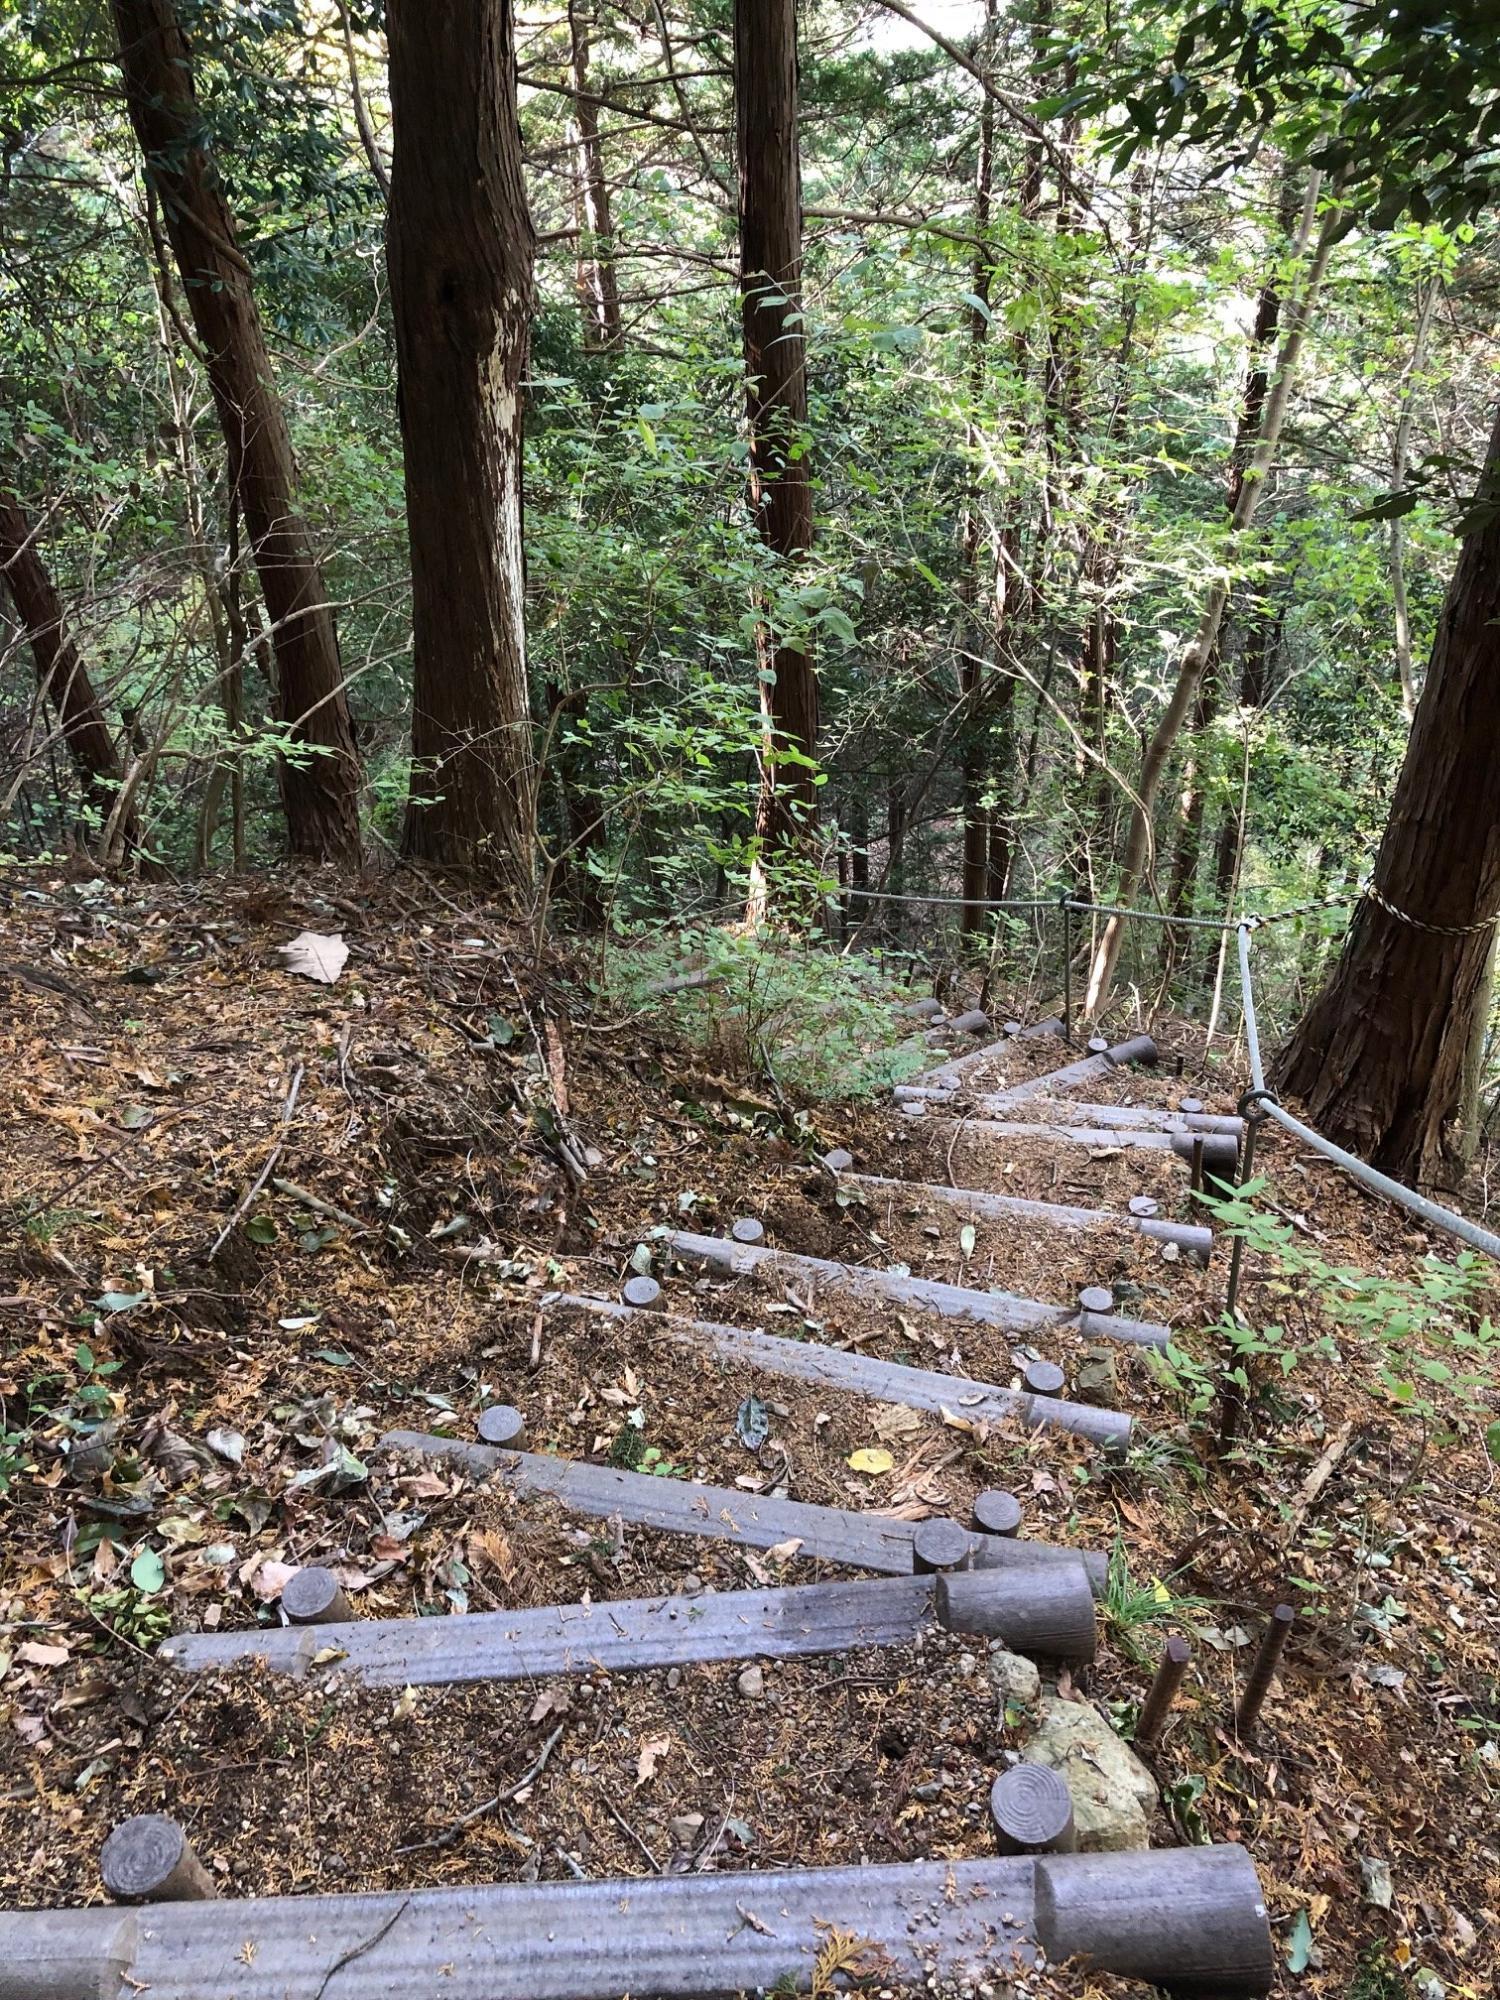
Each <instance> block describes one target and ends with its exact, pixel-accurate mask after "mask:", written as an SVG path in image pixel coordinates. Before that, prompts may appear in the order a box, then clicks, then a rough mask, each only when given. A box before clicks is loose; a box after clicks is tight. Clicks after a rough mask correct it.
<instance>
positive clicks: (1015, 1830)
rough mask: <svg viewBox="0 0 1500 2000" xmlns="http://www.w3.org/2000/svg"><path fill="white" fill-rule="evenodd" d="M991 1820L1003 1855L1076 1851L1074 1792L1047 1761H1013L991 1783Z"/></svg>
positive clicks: (1070, 1852) (996, 1840) (996, 1841)
mask: <svg viewBox="0 0 1500 2000" xmlns="http://www.w3.org/2000/svg"><path fill="white" fill-rule="evenodd" d="M990 1821H991V1824H992V1825H993V1827H994V1829H995V1845H996V1847H997V1848H998V1849H999V1850H1000V1852H1001V1853H1002V1854H1072V1853H1073V1852H1074V1851H1075V1850H1076V1848H1077V1846H1078V1833H1077V1829H1076V1828H1075V1827H1074V1825H1073V1795H1072V1793H1071V1792H1070V1791H1069V1790H1068V1788H1067V1786H1066V1785H1065V1784H1064V1783H1063V1781H1062V1779H1061V1778H1060V1777H1059V1776H1058V1775H1057V1773H1056V1771H1054V1770H1052V1769H1051V1768H1050V1766H1048V1765H1046V1764H1013V1765H1012V1766H1011V1768H1010V1769H1009V1770H1008V1771H1002V1772H1001V1773H1000V1776H999V1777H998V1778H996V1780H995V1782H994V1784H993V1785H991V1786H990Z"/></svg>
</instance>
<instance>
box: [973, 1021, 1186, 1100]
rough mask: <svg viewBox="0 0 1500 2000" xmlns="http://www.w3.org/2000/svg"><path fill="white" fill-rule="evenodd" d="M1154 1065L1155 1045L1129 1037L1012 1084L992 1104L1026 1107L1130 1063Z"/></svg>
mask: <svg viewBox="0 0 1500 2000" xmlns="http://www.w3.org/2000/svg"><path fill="white" fill-rule="evenodd" d="M1155 1061H1156V1044H1155V1042H1154V1041H1152V1039H1151V1037H1150V1036H1149V1035H1130V1036H1128V1037H1127V1038H1126V1040H1124V1041H1123V1042H1116V1043H1115V1045H1114V1047H1113V1048H1110V1049H1101V1050H1100V1051H1099V1052H1098V1054H1096V1055H1090V1056H1082V1057H1080V1058H1079V1060H1078V1061H1077V1062H1071V1063H1066V1064H1065V1065H1064V1066H1063V1068H1061V1069H1054V1070H1050V1071H1049V1072H1048V1073H1047V1074H1046V1075H1045V1076H1033V1077H1028V1078H1027V1079H1026V1081H1025V1082H1023V1083H1013V1084H1011V1085H1010V1086H1009V1087H1008V1088H1007V1089H1005V1090H1002V1091H998V1092H996V1093H995V1095H994V1098H993V1100H992V1101H993V1102H994V1103H995V1105H996V1106H997V1107H998V1106H1001V1105H1004V1106H1007V1107H1008V1106H1010V1105H1012V1104H1025V1103H1026V1102H1027V1100H1028V1099H1029V1098H1033V1097H1053V1096H1055V1095H1056V1094H1057V1093H1058V1092H1059V1091H1069V1090H1074V1089H1076V1088H1077V1087H1078V1086H1079V1085H1080V1084H1084V1083H1093V1082H1095V1081H1096V1080H1098V1079H1099V1078H1101V1077H1106V1076H1111V1075H1113V1073H1114V1072H1115V1071H1116V1070H1117V1069H1125V1068H1126V1067H1128V1066H1129V1065H1130V1064H1133V1063H1147V1064H1151V1063H1154V1062H1155Z"/></svg>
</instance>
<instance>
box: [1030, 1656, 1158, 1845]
mask: <svg viewBox="0 0 1500 2000" xmlns="http://www.w3.org/2000/svg"><path fill="white" fill-rule="evenodd" d="M1022 1754H1023V1756H1025V1757H1027V1758H1029V1759H1030V1761H1031V1762H1032V1763H1033V1764H1047V1765H1050V1767H1051V1768H1052V1769H1053V1770H1054V1771H1056V1772H1057V1773H1058V1775H1059V1776H1060V1777H1061V1778H1062V1780H1063V1782H1064V1783H1065V1784H1066V1785H1067V1787H1068V1790H1069V1792H1070V1793H1071V1794H1072V1798H1073V1819H1074V1824H1075V1825H1076V1827H1077V1829H1078V1846H1079V1849H1080V1851H1081V1852H1082V1853H1085V1854H1114V1853H1120V1852H1123V1851H1124V1850H1126V1849H1128V1848H1139V1847H1149V1846H1150V1844H1151V1827H1150V1820H1149V1815H1150V1813H1151V1812H1153V1811H1154V1810H1155V1807H1156V1803H1157V1790H1156V1781H1155V1779H1154V1778H1153V1777H1152V1776H1151V1773H1150V1772H1149V1771H1148V1770H1147V1769H1146V1767H1145V1765H1144V1764H1143V1763H1142V1762H1141V1760H1140V1759H1139V1758H1138V1757H1137V1756H1136V1755H1135V1753H1134V1751H1133V1750H1131V1749H1130V1747H1129V1746H1128V1745H1127V1744H1125V1743H1123V1742H1121V1740H1120V1738H1119V1737H1118V1736H1116V1734H1115V1732H1114V1731H1113V1730H1112V1729H1111V1728H1110V1726H1109V1724H1108V1723H1107V1722H1106V1721H1105V1720H1104V1718H1103V1716H1102V1715H1100V1714H1099V1712H1098V1710H1097V1709H1095V1708H1092V1707H1090V1706H1089V1705H1088V1704H1086V1703H1084V1702H1077V1701H1063V1700H1062V1699H1061V1698H1060V1697H1058V1696H1056V1695H1047V1696H1044V1697H1043V1699H1042V1702H1041V1713H1040V1720H1039V1722H1038V1724H1037V1728H1036V1731H1035V1733H1034V1734H1033V1735H1032V1736H1030V1737H1029V1738H1028V1739H1027V1741H1026V1742H1025V1743H1024V1744H1023V1745H1022Z"/></svg>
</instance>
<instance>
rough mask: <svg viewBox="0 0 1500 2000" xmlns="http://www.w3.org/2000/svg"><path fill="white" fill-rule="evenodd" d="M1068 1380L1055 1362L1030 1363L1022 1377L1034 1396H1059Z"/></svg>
mask: <svg viewBox="0 0 1500 2000" xmlns="http://www.w3.org/2000/svg"><path fill="white" fill-rule="evenodd" d="M1067 1379H1068V1378H1067V1376H1066V1375H1064V1374H1063V1371H1062V1370H1061V1369H1060V1368H1059V1367H1058V1365H1057V1363H1056V1362H1055V1361H1028V1362H1027V1364H1026V1367H1025V1369H1024V1371H1023V1372H1022V1376H1021V1380H1022V1381H1023V1382H1024V1383H1025V1384H1026V1386H1027V1388H1028V1389H1029V1390H1030V1391H1031V1393H1032V1395H1033V1396H1056V1395H1059V1394H1060V1393H1061V1391H1062V1388H1063V1384H1064V1383H1065V1382H1066V1381H1067Z"/></svg>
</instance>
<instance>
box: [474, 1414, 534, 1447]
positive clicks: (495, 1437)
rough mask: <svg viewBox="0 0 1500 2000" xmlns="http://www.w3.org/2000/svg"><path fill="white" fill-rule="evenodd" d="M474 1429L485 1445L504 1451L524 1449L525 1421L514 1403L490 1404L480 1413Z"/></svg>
mask: <svg viewBox="0 0 1500 2000" xmlns="http://www.w3.org/2000/svg"><path fill="white" fill-rule="evenodd" d="M475 1428H476V1430H477V1431H478V1432H479V1436H480V1439H481V1441H482V1442H483V1443H485V1444H493V1445H499V1446H500V1447H501V1448H502V1450H505V1451H524V1450H525V1448H526V1419H525V1418H524V1417H523V1416H522V1415H521V1412H520V1411H519V1410H518V1409H517V1408H516V1406H515V1405H514V1403H491V1404H490V1406H489V1408H488V1409H487V1410H481V1411H480V1413H479V1422H478V1424H477V1425H476V1426H475Z"/></svg>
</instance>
